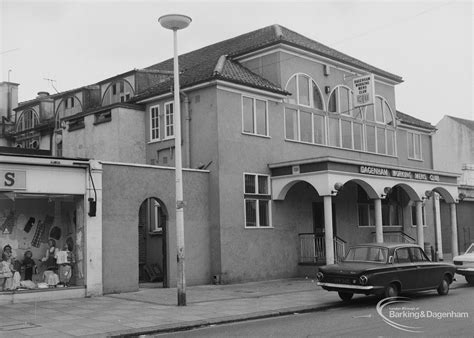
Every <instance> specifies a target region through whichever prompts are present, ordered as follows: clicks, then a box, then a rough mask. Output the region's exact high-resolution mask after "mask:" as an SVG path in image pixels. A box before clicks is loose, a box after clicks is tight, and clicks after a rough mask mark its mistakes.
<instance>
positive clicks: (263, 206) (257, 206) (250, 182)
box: [244, 173, 271, 228]
mask: <svg viewBox="0 0 474 338" xmlns="http://www.w3.org/2000/svg"><path fill="white" fill-rule="evenodd" d="M269 181H270V177H269V176H268V175H260V174H247V173H246V174H244V209H245V210H244V214H245V227H246V228H269V227H271V215H270V211H271V205H270V204H271V195H270V185H269Z"/></svg>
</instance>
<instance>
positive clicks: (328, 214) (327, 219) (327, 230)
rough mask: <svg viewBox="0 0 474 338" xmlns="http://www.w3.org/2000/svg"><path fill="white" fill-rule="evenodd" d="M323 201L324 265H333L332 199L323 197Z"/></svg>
mask: <svg viewBox="0 0 474 338" xmlns="http://www.w3.org/2000/svg"><path fill="white" fill-rule="evenodd" d="M323 200H324V236H325V248H326V264H334V238H333V230H332V197H331V196H323Z"/></svg>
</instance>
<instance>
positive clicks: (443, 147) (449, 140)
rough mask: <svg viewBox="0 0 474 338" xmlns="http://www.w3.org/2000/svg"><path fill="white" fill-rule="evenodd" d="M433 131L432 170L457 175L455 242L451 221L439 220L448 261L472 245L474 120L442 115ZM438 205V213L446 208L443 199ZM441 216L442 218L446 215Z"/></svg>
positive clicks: (473, 237) (473, 236) (473, 235)
mask: <svg viewBox="0 0 474 338" xmlns="http://www.w3.org/2000/svg"><path fill="white" fill-rule="evenodd" d="M436 129H437V132H436V134H435V135H434V136H433V148H434V151H433V159H434V165H435V167H436V168H439V169H440V170H446V171H450V172H455V173H458V174H459V175H461V176H460V178H459V181H458V183H459V198H458V199H459V204H458V207H457V223H458V227H457V231H458V233H457V236H455V237H457V238H458V242H457V243H453V242H452V241H450V240H449V238H452V237H453V234H452V233H451V227H450V223H451V219H449V218H447V217H446V216H445V217H443V218H442V219H441V220H440V221H441V224H442V229H443V231H442V234H441V235H442V249H443V250H442V251H443V253H444V254H445V255H446V256H447V257H448V258H449V257H451V256H453V255H454V256H456V255H457V254H460V253H463V252H464V251H465V250H466V249H467V248H468V247H469V245H470V244H471V243H472V242H474V224H473V223H472V219H473V217H474V121H472V120H466V119H461V118H457V117H453V116H448V115H446V116H444V117H443V118H442V119H441V121H439V122H438V124H437V125H436ZM439 204H440V208H441V209H442V210H446V209H447V208H448V207H449V206H448V205H446V202H445V201H444V200H443V199H441V200H440V202H439ZM441 214H442V215H446V212H442V213H441Z"/></svg>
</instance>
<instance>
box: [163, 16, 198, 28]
mask: <svg viewBox="0 0 474 338" xmlns="http://www.w3.org/2000/svg"><path fill="white" fill-rule="evenodd" d="M191 21H192V19H191V18H190V17H189V16H187V15H182V14H167V15H163V16H161V17H160V18H159V19H158V22H159V23H160V25H161V26H163V27H164V28H166V29H171V30H174V31H177V30H180V29H183V28H186V27H188V26H189V24H190V23H191Z"/></svg>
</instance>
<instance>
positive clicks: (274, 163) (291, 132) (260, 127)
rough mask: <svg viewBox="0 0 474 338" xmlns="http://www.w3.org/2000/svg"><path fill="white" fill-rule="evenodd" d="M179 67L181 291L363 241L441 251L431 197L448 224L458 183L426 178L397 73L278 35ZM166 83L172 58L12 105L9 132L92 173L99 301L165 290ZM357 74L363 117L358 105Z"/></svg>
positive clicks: (169, 138) (429, 172)
mask: <svg viewBox="0 0 474 338" xmlns="http://www.w3.org/2000/svg"><path fill="white" fill-rule="evenodd" d="M179 63H180V68H181V69H180V74H181V75H180V82H181V92H180V97H181V112H180V113H181V117H182V121H183V124H182V127H183V131H182V139H181V140H178V141H179V142H181V143H182V146H183V166H184V167H185V168H187V169H186V170H185V180H184V190H185V200H186V202H187V205H186V207H185V211H184V213H185V243H186V257H187V258H186V259H187V265H186V269H187V270H186V272H187V277H188V283H189V284H199V283H209V282H212V281H214V282H222V283H229V282H237V281H248V280H262V279H269V278H281V277H291V276H297V275H302V274H305V273H308V272H309V271H311V270H313V267H314V265H317V264H324V263H332V262H334V261H335V260H338V259H340V258H341V256H342V255H343V254H344V251H345V249H346V248H347V246H348V245H351V244H355V243H360V242H372V241H378V242H382V241H414V242H418V243H419V244H420V245H425V243H429V244H427V246H433V248H434V249H436V243H437V242H436V241H437V240H439V239H438V238H437V236H436V230H437V229H436V227H435V226H434V225H435V219H436V217H437V215H435V214H434V213H433V211H432V210H431V209H427V208H425V204H426V203H425V202H426V201H427V200H428V199H430V198H431V196H432V195H433V192H437V193H439V195H440V196H442V198H443V199H444V201H445V202H446V203H447V204H450V205H451V208H450V209H449V210H448V211H447V212H449V215H448V217H449V219H451V220H455V213H456V202H457V198H458V190H457V189H458V188H457V174H453V173H447V172H439V171H436V170H435V168H434V167H433V156H432V151H433V149H432V136H433V134H434V133H435V131H436V129H435V127H434V126H432V125H431V124H430V123H427V122H424V121H421V120H419V119H416V118H414V117H412V116H410V115H407V114H404V113H402V112H399V111H397V108H396V96H395V86H396V85H397V84H400V83H401V82H402V78H401V77H400V76H398V75H395V74H392V73H390V72H387V71H385V70H382V69H379V68H377V67H374V66H371V65H369V64H367V63H365V62H362V61H360V60H357V59H355V58H353V57H350V56H348V55H345V54H343V53H340V52H338V51H336V50H334V49H332V48H330V47H328V46H324V45H322V44H320V43H318V42H316V41H314V40H311V39H309V38H307V37H304V36H302V35H300V34H298V33H296V32H293V31H291V30H289V29H287V28H285V27H282V26H279V25H273V26H269V27H265V28H262V29H259V30H256V31H253V32H250V33H247V34H243V35H240V36H237V37H235V38H232V39H228V40H225V41H221V42H218V43H215V44H213V45H210V46H206V47H204V48H201V49H198V50H195V51H192V52H189V53H186V54H183V55H180V57H179ZM172 71H173V62H172V59H169V60H166V61H164V62H161V63H158V64H155V65H152V66H150V67H148V68H146V69H142V70H132V71H130V72H127V73H125V74H120V75H117V76H115V77H113V78H110V79H107V80H104V81H102V82H100V83H97V84H93V85H90V86H85V87H83V88H80V89H77V90H73V91H69V92H66V93H59V94H55V95H42V96H40V97H38V98H37V99H35V100H32V101H29V102H26V103H20V105H19V106H18V108H16V114H14V115H15V116H16V120H15V121H16V123H15V124H14V125H15V128H14V129H12V130H11V131H10V133H8V135H7V136H8V138H9V140H10V142H11V145H12V146H16V145H18V146H21V147H26V148H29V147H30V148H31V147H34V148H39V149H40V150H45V151H47V152H49V154H50V155H51V156H54V157H57V158H62V157H68V158H71V157H72V158H76V157H80V158H85V159H95V160H96V161H98V164H100V165H101V170H102V171H101V175H102V176H101V178H102V186H101V199H98V200H97V203H98V205H97V207H98V209H97V210H99V209H100V210H101V212H102V214H101V218H102V219H101V221H102V225H101V226H102V229H103V230H102V248H101V249H102V252H103V256H102V257H103V259H102V263H103V268H102V273H103V276H102V281H103V288H104V292H114V291H127V290H133V289H136V288H137V287H138V282H139V280H145V279H153V278H152V277H153V275H159V274H160V273H161V275H162V276H161V277H162V278H163V283H164V285H165V286H167V285H173V284H175V273H174V272H175V269H176V259H175V256H174V250H175V244H174V242H175V239H174V238H175V237H174V236H175V235H174V234H175V233H174V213H173V212H172V211H173V210H174V205H173V203H174V202H173V201H174V182H173V179H172V176H170V173H171V174H172V173H173V171H172V169H173V166H174V145H175V142H176V140H175V137H174V135H175V131H174V122H173V115H174V114H175V111H174V109H173V108H174V107H173V93H172V91H171V87H172V78H171V74H172ZM361 77H362V78H363V77H365V78H366V80H367V81H369V83H370V82H373V83H375V85H374V88H375V89H374V93H369V94H370V95H369V96H371V100H372V101H370V104H361V102H360V101H354V99H353V97H355V95H354V91H356V90H360V89H361V88H360V87H358V86H357V85H358V84H360V83H358V82H356V81H354V80H357V79H359V78H361ZM354 83H355V85H354ZM368 88H370V87H368ZM41 105H43V106H44V105H46V106H48V107H49V108H47V109H46V108H40V106H41ZM37 107H38V108H37ZM42 109H43V110H42ZM45 109H46V110H45ZM48 109H49V110H48ZM45 111H47V113H46V112H45ZM42 112H43V113H42ZM27 114H30V115H32V119H31V120H32V121H34V122H32V123H33V125H31V124H25V123H24V122H21V121H22V120H23V121H24V120H25V119H26V118H28V119H29V115H27ZM22 116H24V117H22ZM12 123H13V122H12ZM35 140H36V141H38V143H32V142H33V141H35ZM58 161H59V160H58ZM170 169H171V170H170ZM89 183H90V182H89ZM90 190H91V188H90V187H89V191H90ZM142 192H143V193H142ZM86 199H87V196H85V199H84V201H85V200H86ZM84 208H85V209H87V208H88V205H87V203H85V207H84ZM437 212H438V213H439V212H440V211H439V209H438V211H437ZM445 212H446V210H445ZM438 216H439V215H438ZM86 221H87V220H86ZM85 223H87V222H85ZM437 226H438V227H439V226H440V224H437ZM452 227H456V223H455V222H454V223H453V224H452ZM114 247H120V248H122V249H123V250H121V256H123V255H124V254H125V255H126V256H127V257H129V259H127V260H126V261H125V262H124V261H123V260H118V258H117V257H116V256H114V255H113V254H111V249H112V248H114ZM308 269H309V270H308ZM154 272H156V274H155V273H154ZM118 277H120V278H118ZM157 280H160V279H159V278H157Z"/></svg>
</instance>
